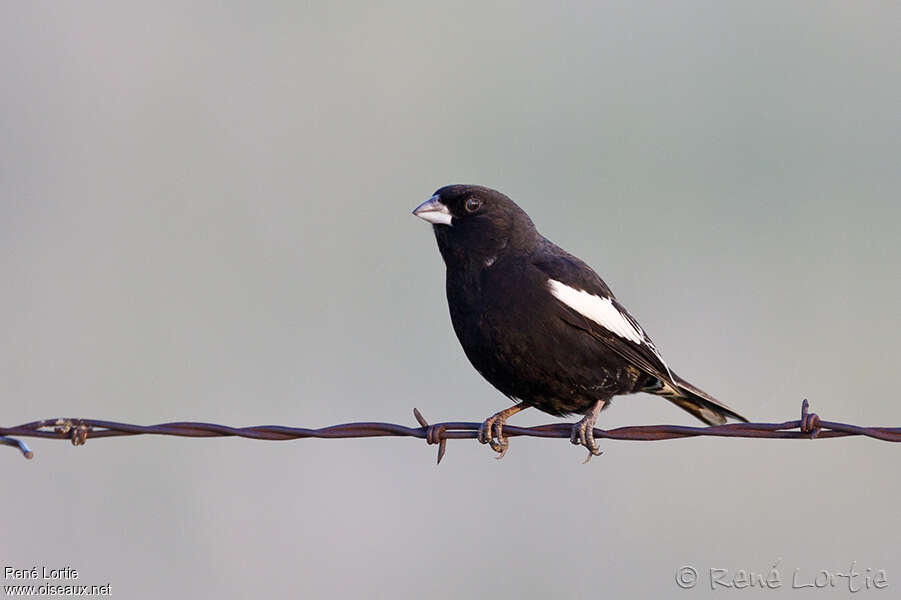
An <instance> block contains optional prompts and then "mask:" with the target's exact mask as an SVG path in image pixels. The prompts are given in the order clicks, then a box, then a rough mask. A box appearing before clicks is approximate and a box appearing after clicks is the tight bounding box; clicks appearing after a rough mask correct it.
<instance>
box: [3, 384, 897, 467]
mask: <svg viewBox="0 0 901 600" xmlns="http://www.w3.org/2000/svg"><path fill="white" fill-rule="evenodd" d="M809 406H810V405H809V403H808V402H807V400H804V401H803V402H802V403H801V418H800V419H799V420H796V421H785V422H783V423H730V424H728V425H716V426H712V427H688V426H682V425H638V426H630V427H619V428H617V429H595V430H594V436H595V437H596V438H605V439H610V440H631V441H657V440H670V439H681V438H690V437H700V436H714V437H730V438H767V439H825V438H837V437H848V436H865V437H869V438H873V439H877V440H882V441H885V442H901V427H861V426H859V425H849V424H847V423H836V422H833V421H823V420H822V419H820V417H819V416H817V415H816V414H815V413H812V412H810V411H809ZM413 415H414V416H415V417H416V420H417V421H418V422H419V425H420V426H419V427H406V426H404V425H398V424H395V423H379V422H371V423H343V424H340V425H332V426H330V427H322V428H320V429H307V428H304V427H285V426H282V425H262V426H257V427H229V426H227V425H217V424H214V423H197V422H176V423H160V424H158V425H132V424H129V423H117V422H115V421H103V420H99V419H72V418H65V419H45V420H43V421H32V422H31V423H24V424H22V425H17V426H15V427H0V444H2V445H6V446H12V447H15V448H18V449H19V450H20V451H21V452H22V454H23V455H24V456H25V457H26V458H32V457H33V456H34V453H33V452H32V451H31V450H30V449H29V448H28V446H27V445H25V443H24V442H22V441H21V440H18V439H15V438H16V437H33V438H48V439H57V440H69V441H71V442H72V444H73V445H75V446H81V445H83V444H84V443H85V442H86V441H87V440H88V439H102V438H109V437H121V436H132V435H172V436H179V437H192V438H193V437H197V438H210V437H241V438H249V439H253V440H275V441H278V440H296V439H302V438H321V439H343V438H368V437H390V436H395V437H413V438H419V439H424V440H426V443H428V444H437V445H438V462H439V463H440V462H441V459H442V458H443V457H444V453H445V450H446V447H447V440H460V439H472V438H476V437H478V431H479V427H481V423H468V422H446V423H435V424H432V425H430V424H429V423H428V421H426V419H425V417H423V416H422V413H421V412H419V410H418V409H416V408H414V409H413ZM571 432H572V424H571V423H552V424H549V425H538V426H535V427H517V426H515V425H504V435H505V436H506V437H519V436H529V437H538V438H570V434H571ZM13 436H15V437H13Z"/></svg>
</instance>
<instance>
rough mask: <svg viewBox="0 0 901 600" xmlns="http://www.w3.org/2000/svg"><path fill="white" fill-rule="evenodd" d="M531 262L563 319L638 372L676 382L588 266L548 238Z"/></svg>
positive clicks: (602, 282)
mask: <svg viewBox="0 0 901 600" xmlns="http://www.w3.org/2000/svg"><path fill="white" fill-rule="evenodd" d="M531 263H532V265H533V266H534V267H535V268H537V269H538V270H539V271H541V272H542V273H543V274H544V275H545V276H546V277H547V280H548V282H547V285H548V294H549V295H551V296H552V297H553V298H554V300H555V301H554V302H553V304H552V306H554V307H555V309H556V310H559V316H560V318H561V319H562V320H563V321H564V322H566V323H567V324H569V325H571V326H572V327H575V328H577V329H580V330H582V331H584V332H586V333H587V334H588V335H591V336H592V337H593V338H595V339H596V340H597V341H598V342H600V343H601V344H604V345H605V346H606V347H607V348H609V349H610V350H611V351H612V352H614V353H616V354H617V355H619V356H620V357H622V358H623V359H625V360H626V361H627V362H628V363H630V364H631V365H633V366H635V367H636V368H638V369H640V370H641V371H644V372H645V373H647V374H649V375H652V376H654V377H656V378H657V379H659V380H660V381H661V382H671V383H672V384H673V385H674V386H678V384H677V383H676V381H675V377H674V376H673V374H672V372H671V371H670V369H669V367H668V366H667V364H666V362H664V360H663V357H661V356H660V353H659V352H658V351H657V348H656V347H655V346H654V342H652V341H651V339H650V337H648V335H647V334H646V333H645V332H644V330H643V329H642V328H641V326H640V325H639V324H638V321H636V320H635V318H634V317H632V315H630V314H629V313H628V312H627V311H626V309H625V307H623V305H622V304H620V303H619V302H618V301H617V300H616V298H615V297H614V296H613V293H612V292H611V291H610V288H608V287H607V284H605V283H604V281H603V280H602V279H601V278H600V277H599V276H598V274H597V273H595V272H594V270H592V268H591V267H589V266H588V265H587V264H585V263H584V262H583V261H581V260H580V259H578V258H577V257H575V256H573V255H572V254H569V253H568V252H566V251H565V250H563V249H562V248H560V247H558V246H556V245H554V244H552V243H550V242H547V245H545V246H544V247H543V248H541V249H540V251H539V252H536V253H535V254H533V255H532V260H531Z"/></svg>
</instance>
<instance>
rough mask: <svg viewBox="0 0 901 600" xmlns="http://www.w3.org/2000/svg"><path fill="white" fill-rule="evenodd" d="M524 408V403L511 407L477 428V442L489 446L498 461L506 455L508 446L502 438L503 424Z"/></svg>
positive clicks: (505, 439) (489, 418)
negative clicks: (496, 454) (495, 453)
mask: <svg viewBox="0 0 901 600" xmlns="http://www.w3.org/2000/svg"><path fill="white" fill-rule="evenodd" d="M526 408H528V406H526V405H525V404H524V403H520V404H516V405H514V406H511V407H510V408H507V409H504V410H502V411H501V412H499V413H496V414H494V415H492V416H490V417H488V418H487V419H485V422H484V423H482V426H481V427H479V442H481V443H482V444H488V445H489V446H491V449H492V450H494V451H495V452H497V453H498V456H495V458H497V459H498V460H500V459H502V458H504V454H506V453H507V447H508V446H509V445H510V442H508V441H507V438H505V437H504V423H506V422H507V419H509V418H510V417H511V416H513V415H515V414H516V413H518V412H519V411H521V410H524V409H526Z"/></svg>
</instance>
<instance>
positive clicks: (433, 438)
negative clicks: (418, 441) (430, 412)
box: [413, 407, 447, 465]
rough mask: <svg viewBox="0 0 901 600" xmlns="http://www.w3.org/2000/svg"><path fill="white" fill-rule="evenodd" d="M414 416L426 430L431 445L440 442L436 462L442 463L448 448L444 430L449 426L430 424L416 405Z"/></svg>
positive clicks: (427, 439) (426, 439)
mask: <svg viewBox="0 0 901 600" xmlns="http://www.w3.org/2000/svg"><path fill="white" fill-rule="evenodd" d="M413 416H414V417H416V420H417V421H419V424H420V425H422V426H423V428H425V430H426V431H425V441H426V443H427V444H430V445H431V444H438V462H436V463H435V464H437V465H440V464H441V459H442V458H444V452H445V451H446V450H447V438H445V437H444V432H445V430H446V429H447V428H446V427H445V426H444V425H429V422H428V421H426V420H425V417H423V416H422V413H421V412H419V409H418V408H415V407H414V408H413Z"/></svg>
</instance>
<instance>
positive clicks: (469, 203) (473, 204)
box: [466, 198, 482, 213]
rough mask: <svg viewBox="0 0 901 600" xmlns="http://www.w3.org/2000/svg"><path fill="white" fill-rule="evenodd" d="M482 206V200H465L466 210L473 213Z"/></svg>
mask: <svg viewBox="0 0 901 600" xmlns="http://www.w3.org/2000/svg"><path fill="white" fill-rule="evenodd" d="M480 208H482V201H481V200H479V199H478V198H469V199H468V200H466V212H469V213H474V212H475V211H477V210H479V209H480Z"/></svg>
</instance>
